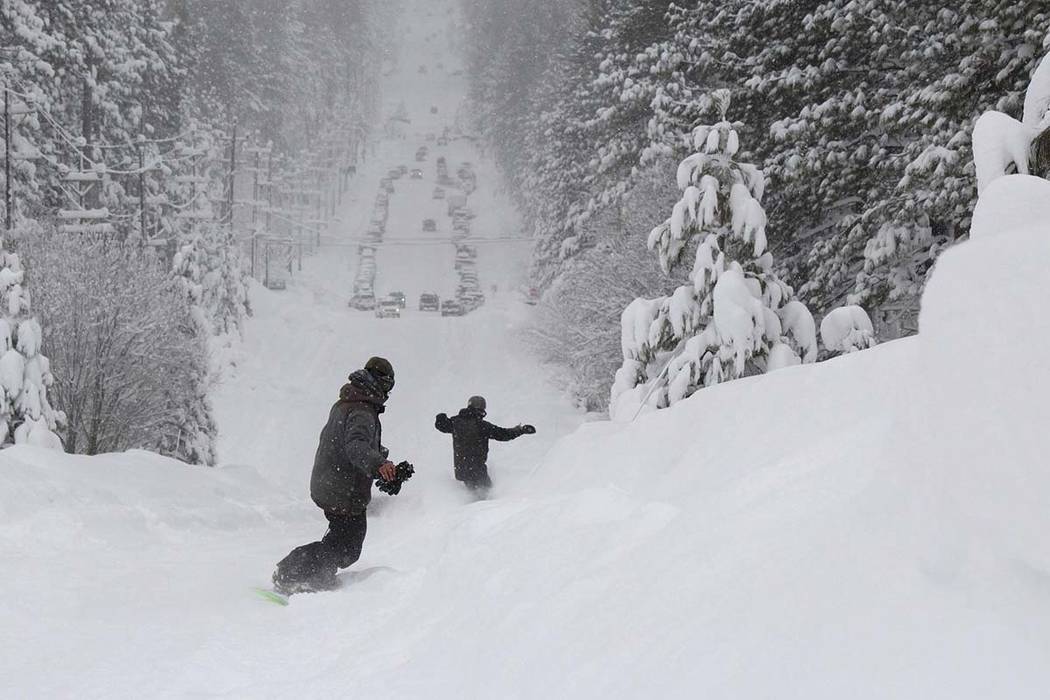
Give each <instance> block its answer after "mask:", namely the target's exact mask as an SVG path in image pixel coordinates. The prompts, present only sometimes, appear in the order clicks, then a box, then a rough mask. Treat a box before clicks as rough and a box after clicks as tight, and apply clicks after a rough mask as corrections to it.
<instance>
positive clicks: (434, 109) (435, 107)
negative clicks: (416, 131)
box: [430, 105, 438, 114]
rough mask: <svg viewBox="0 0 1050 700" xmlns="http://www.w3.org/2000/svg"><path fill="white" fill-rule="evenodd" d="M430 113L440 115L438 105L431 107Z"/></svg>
mask: <svg viewBox="0 0 1050 700" xmlns="http://www.w3.org/2000/svg"><path fill="white" fill-rule="evenodd" d="M430 113H431V114H437V113H438V108H437V105H430Z"/></svg>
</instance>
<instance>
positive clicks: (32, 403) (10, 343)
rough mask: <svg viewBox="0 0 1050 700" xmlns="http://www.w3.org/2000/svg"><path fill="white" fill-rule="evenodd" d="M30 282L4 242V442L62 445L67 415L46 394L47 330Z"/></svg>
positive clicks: (0, 283) (0, 306)
mask: <svg viewBox="0 0 1050 700" xmlns="http://www.w3.org/2000/svg"><path fill="white" fill-rule="evenodd" d="M25 281H26V280H25V270H24V269H23V268H22V263H21V261H20V260H19V257H18V255H17V254H15V253H12V252H10V251H8V250H6V249H5V248H4V247H3V242H2V241H0V386H2V396H0V445H10V444H12V443H17V444H22V443H25V444H31V445H38V446H41V447H50V448H54V449H62V441H61V440H60V439H59V438H58V435H57V434H56V433H55V431H56V430H57V429H58V422H59V420H60V419H61V418H62V415H61V413H60V412H58V411H55V410H54V409H53V408H52V407H51V403H50V402H49V401H48V398H47V388H48V387H49V386H51V384H52V383H53V381H54V379H53V377H52V376H51V364H50V362H49V361H48V359H47V357H46V356H45V355H44V354H43V353H42V352H41V349H42V347H41V345H42V341H43V331H42V330H41V328H40V324H39V323H38V322H37V320H36V319H35V318H33V317H32V316H31V315H30V305H29V301H30V299H29V291H28V289H26V287H25V286H24V283H25Z"/></svg>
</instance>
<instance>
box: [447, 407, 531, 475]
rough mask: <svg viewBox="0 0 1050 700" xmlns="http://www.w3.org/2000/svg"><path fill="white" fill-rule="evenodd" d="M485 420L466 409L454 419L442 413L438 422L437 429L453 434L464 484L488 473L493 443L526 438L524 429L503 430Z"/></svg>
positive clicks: (471, 410)
mask: <svg viewBox="0 0 1050 700" xmlns="http://www.w3.org/2000/svg"><path fill="white" fill-rule="evenodd" d="M483 416H484V414H482V413H480V412H478V411H476V410H475V409H473V408H464V409H462V410H461V411H460V412H459V414H458V415H455V416H453V417H451V418H449V417H448V416H447V415H445V414H444V413H439V414H438V415H437V418H435V419H434V427H435V428H437V429H438V430H440V431H441V432H443V433H452V453H453V458H454V466H455V472H456V478H457V479H459V480H460V481H472V480H474V479H477V478H479V477H480V476H481V475H483V474H486V473H487V470H486V462H488V458H489V440H496V441H498V442H507V441H508V440H513V439H515V438H518V437H521V435H522V434H523V433H522V430H521V428H501V427H499V426H498V425H493V424H492V423H489V422H488V421H487V420H485V419H484V417H483Z"/></svg>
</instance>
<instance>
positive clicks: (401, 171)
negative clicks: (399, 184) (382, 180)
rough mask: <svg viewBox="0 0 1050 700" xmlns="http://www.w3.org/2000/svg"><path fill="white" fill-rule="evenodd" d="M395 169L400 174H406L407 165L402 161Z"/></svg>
mask: <svg viewBox="0 0 1050 700" xmlns="http://www.w3.org/2000/svg"><path fill="white" fill-rule="evenodd" d="M397 170H398V172H399V173H401V174H402V175H407V174H408V166H407V165H405V164H404V163H402V164H401V165H399V166H397Z"/></svg>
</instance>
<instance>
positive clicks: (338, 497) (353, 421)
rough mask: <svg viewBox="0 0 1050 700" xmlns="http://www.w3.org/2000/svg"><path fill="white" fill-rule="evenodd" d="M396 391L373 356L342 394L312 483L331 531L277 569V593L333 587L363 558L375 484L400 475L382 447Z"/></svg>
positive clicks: (384, 364)
mask: <svg viewBox="0 0 1050 700" xmlns="http://www.w3.org/2000/svg"><path fill="white" fill-rule="evenodd" d="M393 388H394V368H393V367H392V366H391V365H390V362H388V361H387V360H385V359H384V358H382V357H373V358H372V359H370V360H369V361H368V363H367V364H365V368H364V369H362V370H358V371H356V372H354V373H353V374H351V375H350V377H349V382H348V383H347V384H345V385H343V388H342V389H341V390H340V391H339V400H338V401H336V403H335V405H334V406H332V410H331V412H330V413H329V415H328V423H327V424H326V425H325V427H324V429H323V430H322V431H321V439H320V444H319V445H318V447H317V454H316V456H315V457H314V468H313V474H312V475H311V478H310V497H311V498H312V499H313V501H314V503H316V504H317V506H318V507H319V508H321V509H322V510H323V511H324V515H325V517H326V518H327V519H328V532H327V533H325V536H324V537H323V538H321V540H320V541H319V542H311V543H310V544H304V545H302V546H301V547H296V548H295V549H293V550H292V551H291V553H289V554H288V556H286V557H285V558H284V559H282V560H281V561H280V562H279V563H278V564H277V569H276V571H274V574H273V584H274V589H275V590H276V591H277V592H279V593H282V594H285V595H288V594H291V593H296V592H300V591H315V590H325V589H329V588H333V587H335V586H336V583H337V581H336V571H338V570H339V569H345V568H346V567H348V566H350V565H351V564H353V563H354V562H356V561H357V559H358V557H360V556H361V546H362V544H363V543H364V539H365V530H366V525H367V523H366V520H365V511H366V509H367V508H368V503H369V501H370V500H371V499H372V482H373V480H375V479H377V478H379V479H382V480H384V481H386V482H392V481H395V480H396V476H397V469H396V467H395V466H394V464H393V462H391V461H390V460H389V459H387V455H388V450H387V449H386V448H385V447H383V445H382V426H381V425H380V422H379V415H380V414H381V413H382V412H383V411H384V410H385V404H386V401H387V398H388V397H389V396H390V392H391V390H392V389H393Z"/></svg>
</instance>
